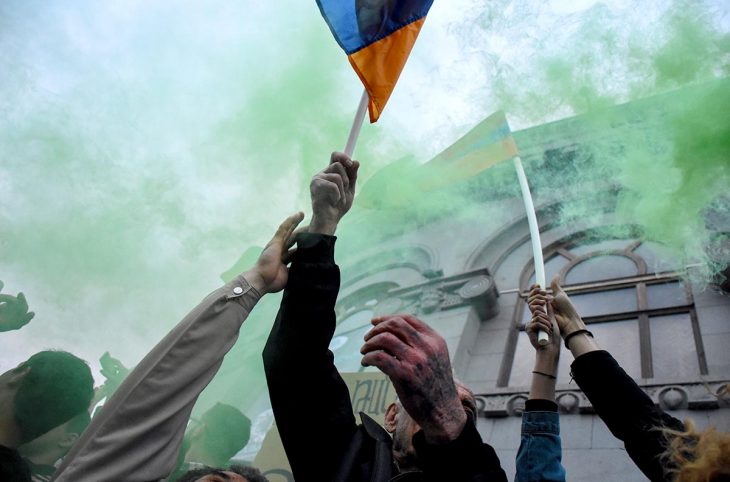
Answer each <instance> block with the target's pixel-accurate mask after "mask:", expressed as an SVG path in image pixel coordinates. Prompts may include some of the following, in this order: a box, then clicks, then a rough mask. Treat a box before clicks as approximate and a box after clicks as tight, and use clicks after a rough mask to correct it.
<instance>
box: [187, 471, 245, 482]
mask: <svg viewBox="0 0 730 482" xmlns="http://www.w3.org/2000/svg"><path fill="white" fill-rule="evenodd" d="M195 482H248V479H246V477H244V476H243V475H239V474H236V473H235V472H229V471H227V470H224V471H216V472H213V473H212V474H208V475H206V476H205V477H201V478H199V479H197V480H196V481H195Z"/></svg>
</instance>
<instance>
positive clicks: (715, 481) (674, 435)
mask: <svg viewBox="0 0 730 482" xmlns="http://www.w3.org/2000/svg"><path fill="white" fill-rule="evenodd" d="M684 425H685V430H684V431H677V430H671V429H668V428H664V429H662V431H663V432H664V436H665V437H666V438H667V450H666V451H665V452H664V454H662V460H663V461H664V462H665V463H666V466H667V467H672V468H669V469H667V472H668V475H669V476H671V477H673V478H672V480H673V482H720V481H728V480H730V434H728V433H723V432H718V431H717V430H716V429H715V428H714V427H710V428H708V429H706V430H704V431H702V432H698V431H697V429H696V428H695V425H694V423H692V421H691V420H686V421H685V422H684Z"/></svg>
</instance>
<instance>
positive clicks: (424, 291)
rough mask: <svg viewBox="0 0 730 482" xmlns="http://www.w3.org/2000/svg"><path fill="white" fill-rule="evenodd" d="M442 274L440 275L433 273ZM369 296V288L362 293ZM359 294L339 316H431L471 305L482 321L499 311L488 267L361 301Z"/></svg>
mask: <svg viewBox="0 0 730 482" xmlns="http://www.w3.org/2000/svg"><path fill="white" fill-rule="evenodd" d="M434 274H435V275H436V274H439V273H434ZM361 291H363V292H368V293H369V294H372V293H370V292H369V291H368V290H367V289H363V290H361ZM357 293H359V291H358V292H356V293H355V294H353V295H349V296H347V297H346V299H343V300H341V301H340V302H338V310H339V311H338V313H340V316H344V315H347V314H349V313H354V312H357V311H360V310H363V309H372V310H373V311H374V313H375V314H376V315H388V314H394V313H398V312H403V311H407V312H409V313H414V314H417V315H424V314H431V313H436V312H439V311H446V310H451V309H454V308H459V307H462V306H468V305H471V306H473V307H474V309H475V310H476V312H477V314H478V315H479V318H480V319H481V320H487V319H489V318H492V317H494V316H495V315H496V314H497V313H498V312H499V303H498V300H497V298H498V297H499V291H498V290H497V286H496V284H495V283H494V278H492V275H491V274H490V273H489V270H488V269H487V268H480V269H476V270H471V271H467V272H464V273H460V274H458V275H454V276H443V275H442V274H441V276H436V277H434V278H432V279H429V280H428V281H425V282H423V283H418V284H416V285H412V286H406V287H398V288H392V289H390V290H386V291H383V292H381V293H379V294H378V295H377V302H376V303H375V304H370V305H367V306H366V305H365V304H364V303H366V302H370V303H372V296H364V297H363V298H369V299H362V300H360V301H358V300H357V299H355V298H357Z"/></svg>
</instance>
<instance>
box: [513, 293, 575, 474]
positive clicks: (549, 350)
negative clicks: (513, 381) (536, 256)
mask: <svg viewBox="0 0 730 482" xmlns="http://www.w3.org/2000/svg"><path fill="white" fill-rule="evenodd" d="M549 301H550V299H549V297H548V295H547V293H546V292H545V291H544V290H542V289H540V287H539V286H537V285H535V286H533V287H532V290H531V291H530V296H529V298H528V300H527V302H528V305H529V307H530V312H531V313H532V321H531V322H530V324H529V325H528V326H527V334H528V336H529V337H530V343H531V344H532V346H533V348H535V369H534V370H533V372H532V385H531V388H530V395H529V397H528V400H527V402H526V403H525V411H524V412H523V413H522V437H521V442H520V448H519V450H518V451H517V461H516V468H517V474H516V476H515V481H516V482H528V481H556V482H564V481H565V468H564V467H563V465H562V463H561V460H562V446H561V443H560V419H559V417H558V406H557V404H556V403H555V384H556V382H557V375H558V361H559V360H560V330H559V328H558V325H557V323H556V322H555V316H554V314H553V312H552V307H551V306H550V304H549ZM539 331H544V332H545V333H549V334H550V343H549V344H547V345H542V346H541V345H540V344H539V343H538V341H537V333H538V332H539Z"/></svg>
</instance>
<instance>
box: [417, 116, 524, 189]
mask: <svg viewBox="0 0 730 482" xmlns="http://www.w3.org/2000/svg"><path fill="white" fill-rule="evenodd" d="M517 155H518V151H517V144H516V143H515V140H514V137H512V131H511V130H510V128H509V124H508V123H507V117H506V116H505V115H504V112H502V111H498V112H495V113H494V114H492V115H490V116H489V117H487V118H486V119H484V120H483V121H481V122H480V123H479V124H477V125H476V126H475V127H474V128H473V129H472V130H470V131H469V132H467V133H466V134H464V135H463V136H462V137H461V138H460V139H459V140H458V141H456V142H454V143H453V144H452V145H451V146H449V147H448V148H446V150H444V151H443V152H441V154H439V155H438V156H436V157H435V158H433V159H431V160H430V161H428V162H427V163H426V164H425V166H424V167H426V168H427V169H430V170H432V172H433V173H434V174H437V175H432V176H430V179H431V180H432V183H435V185H434V186H433V187H438V186H442V185H445V184H449V183H451V182H456V181H460V180H462V179H467V178H470V177H472V176H474V175H475V174H478V173H480V172H482V171H483V170H485V169H488V168H490V167H492V166H494V165H495V164H499V163H500V162H502V161H506V160H508V159H512V158H514V157H515V156H517ZM422 187H423V188H424V189H425V190H428V188H429V186H422Z"/></svg>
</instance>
